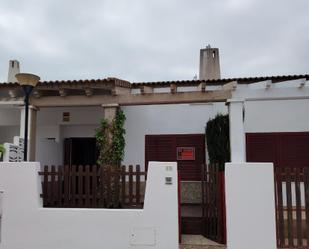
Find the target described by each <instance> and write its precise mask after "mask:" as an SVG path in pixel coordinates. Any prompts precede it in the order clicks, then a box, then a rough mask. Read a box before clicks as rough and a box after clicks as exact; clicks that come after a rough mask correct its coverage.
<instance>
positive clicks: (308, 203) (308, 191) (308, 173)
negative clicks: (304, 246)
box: [304, 168, 309, 243]
mask: <svg viewBox="0 0 309 249" xmlns="http://www.w3.org/2000/svg"><path fill="white" fill-rule="evenodd" d="M304 171H305V175H304V185H305V209H306V227H307V229H306V232H307V234H306V235H307V243H308V242H309V229H308V228H309V218H308V217H309V168H305V169H304Z"/></svg>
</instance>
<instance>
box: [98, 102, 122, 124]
mask: <svg viewBox="0 0 309 249" xmlns="http://www.w3.org/2000/svg"><path fill="white" fill-rule="evenodd" d="M102 107H103V108H104V118H105V119H107V120H108V122H112V121H113V119H114V118H115V117H116V113H117V109H118V108H119V105H118V104H109V105H102Z"/></svg>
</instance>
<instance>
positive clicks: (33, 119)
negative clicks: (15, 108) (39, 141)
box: [20, 106, 38, 161]
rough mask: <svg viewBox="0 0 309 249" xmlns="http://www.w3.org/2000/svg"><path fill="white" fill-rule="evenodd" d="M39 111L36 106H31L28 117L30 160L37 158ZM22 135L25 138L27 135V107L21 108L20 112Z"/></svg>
mask: <svg viewBox="0 0 309 249" xmlns="http://www.w3.org/2000/svg"><path fill="white" fill-rule="evenodd" d="M37 111H38V109H37V108H36V107H35V106H29V117H28V118H29V119H28V156H27V158H28V160H29V161H34V160H35V145H36V125H37V124H36V123H37ZM20 114H21V115H20V137H21V138H24V135H25V108H24V107H22V108H21V113H20Z"/></svg>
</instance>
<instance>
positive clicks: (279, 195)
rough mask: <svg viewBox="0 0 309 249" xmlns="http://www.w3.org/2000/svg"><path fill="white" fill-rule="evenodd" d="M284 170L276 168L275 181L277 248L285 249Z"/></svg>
mask: <svg viewBox="0 0 309 249" xmlns="http://www.w3.org/2000/svg"><path fill="white" fill-rule="evenodd" d="M282 173H283V171H282V168H281V167H275V179H276V187H277V188H276V190H277V191H276V193H277V198H276V199H277V205H276V213H277V234H278V239H279V241H278V239H277V246H278V247H284V245H285V239H284V238H285V236H284V216H283V199H282Z"/></svg>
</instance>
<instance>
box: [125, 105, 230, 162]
mask: <svg viewBox="0 0 309 249" xmlns="http://www.w3.org/2000/svg"><path fill="white" fill-rule="evenodd" d="M123 110H124V112H125V115H126V117H127V120H126V124H125V128H126V148H125V157H124V164H140V165H141V166H142V167H143V166H144V164H145V161H144V159H145V135H146V134H149V135H151V134H190V133H191V134H193V133H204V132H205V126H206V123H207V121H208V120H209V119H210V118H212V117H214V116H215V115H216V114H217V113H218V112H219V113H227V107H226V106H225V104H224V103H215V104H193V105H187V104H181V105H150V106H132V107H131V106H130V107H123Z"/></svg>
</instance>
